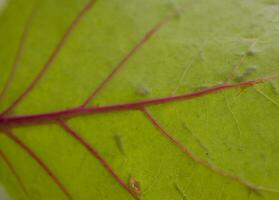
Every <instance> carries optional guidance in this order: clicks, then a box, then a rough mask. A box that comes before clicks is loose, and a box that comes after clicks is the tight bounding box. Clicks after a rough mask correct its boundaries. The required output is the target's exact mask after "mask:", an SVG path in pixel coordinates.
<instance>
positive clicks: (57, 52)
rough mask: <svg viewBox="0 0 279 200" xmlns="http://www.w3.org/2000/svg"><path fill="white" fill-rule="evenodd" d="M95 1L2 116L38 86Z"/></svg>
mask: <svg viewBox="0 0 279 200" xmlns="http://www.w3.org/2000/svg"><path fill="white" fill-rule="evenodd" d="M95 2H96V0H90V1H89V2H88V3H87V4H86V5H85V7H84V8H83V9H82V10H81V11H80V13H79V14H78V15H77V17H76V18H75V19H74V21H73V22H72V23H71V25H70V26H69V28H68V29H67V30H66V32H65V33H64V35H63V36H62V38H61V40H60V41H59V42H58V44H57V46H56V47H55V49H54V51H53V52H52V53H51V55H50V57H49V58H48V60H47V62H46V63H45V64H44V66H43V68H42V69H41V71H40V72H39V73H38V75H37V76H36V77H35V79H33V81H32V82H31V83H30V85H29V86H28V87H27V88H26V89H25V90H24V91H23V92H22V93H21V94H20V95H19V97H18V98H17V99H16V100H15V101H14V102H13V103H12V104H11V105H10V106H9V107H8V108H7V109H6V110H5V111H4V112H3V113H2V115H6V114H8V113H9V112H11V111H12V110H13V109H14V108H15V107H16V106H17V105H18V104H19V103H20V102H22V100H23V99H24V98H25V97H26V96H27V95H28V94H29V93H30V92H31V91H32V90H33V88H34V87H35V86H36V85H37V84H38V82H39V81H40V80H41V79H42V78H43V76H44V75H45V73H46V72H47V70H48V69H49V67H50V66H51V64H52V63H53V61H54V60H55V58H56V57H57V55H58V54H59V52H60V51H61V49H62V47H63V46H64V44H65V42H66V40H67V39H68V38H69V36H70V34H71V33H72V32H73V30H74V29H75V28H76V27H77V25H78V23H79V22H80V21H81V19H82V18H83V17H84V16H85V14H86V13H87V12H88V11H89V10H90V9H91V8H92V7H93V5H94V4H95Z"/></svg>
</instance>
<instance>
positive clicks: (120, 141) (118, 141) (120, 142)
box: [114, 134, 125, 155]
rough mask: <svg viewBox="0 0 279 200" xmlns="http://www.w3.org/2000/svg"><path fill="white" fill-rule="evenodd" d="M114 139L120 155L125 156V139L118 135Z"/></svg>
mask: <svg viewBox="0 0 279 200" xmlns="http://www.w3.org/2000/svg"><path fill="white" fill-rule="evenodd" d="M114 139H115V142H116V145H117V148H118V149H119V151H120V153H122V154H123V155H125V150H124V144H123V138H122V136H121V135H119V134H116V135H114Z"/></svg>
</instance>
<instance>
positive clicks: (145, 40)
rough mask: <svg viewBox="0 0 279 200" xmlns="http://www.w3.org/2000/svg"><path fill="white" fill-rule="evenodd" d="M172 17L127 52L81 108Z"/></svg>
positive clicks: (85, 104)
mask: <svg viewBox="0 0 279 200" xmlns="http://www.w3.org/2000/svg"><path fill="white" fill-rule="evenodd" d="M173 17H174V15H173V14H172V15H169V16H167V17H165V18H164V19H163V20H161V21H159V22H158V23H157V24H155V25H154V26H153V27H152V28H151V29H150V30H149V31H148V32H147V33H146V34H145V35H144V36H143V38H142V39H141V40H140V41H139V42H138V43H137V44H136V45H135V46H134V47H133V48H132V49H131V50H130V51H129V52H128V54H127V55H126V56H125V57H124V58H123V59H122V60H121V61H120V62H119V63H118V64H117V65H116V66H115V67H114V68H113V70H112V71H111V72H110V74H109V75H108V76H107V77H106V78H105V79H104V80H103V81H102V82H101V83H100V84H99V85H98V86H97V88H96V89H95V90H94V91H93V93H92V94H91V95H90V96H89V97H88V98H87V99H86V100H85V101H84V102H83V104H82V105H81V108H84V107H86V106H87V105H88V104H89V103H90V102H91V101H92V100H93V99H94V98H95V97H96V96H97V95H98V93H99V92H100V91H101V90H102V89H103V88H104V87H105V86H106V84H107V83H108V82H109V81H110V80H111V79H112V78H113V76H114V75H115V74H116V73H117V72H118V71H119V70H120V69H121V68H123V66H125V64H126V63H127V62H128V61H129V60H130V59H131V58H132V57H133V56H134V55H135V54H136V53H137V52H138V51H139V50H140V49H141V48H142V47H143V46H144V44H146V43H147V42H148V41H149V40H150V39H151V38H152V36H153V35H154V34H155V33H157V32H158V31H159V30H160V29H161V27H162V26H163V25H165V24H166V23H167V22H169V21H170V19H172V18H173Z"/></svg>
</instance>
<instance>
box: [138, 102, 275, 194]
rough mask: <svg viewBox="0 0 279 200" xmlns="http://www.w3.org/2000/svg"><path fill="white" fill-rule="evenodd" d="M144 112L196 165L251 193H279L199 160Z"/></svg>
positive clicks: (144, 110) (145, 110)
mask: <svg viewBox="0 0 279 200" xmlns="http://www.w3.org/2000/svg"><path fill="white" fill-rule="evenodd" d="M142 112H143V113H144V115H145V116H146V118H147V119H148V120H149V121H150V122H151V123H152V124H153V126H154V127H155V128H157V129H158V130H159V131H160V132H161V134H162V135H163V136H165V137H166V138H167V139H168V140H169V141H170V142H171V143H172V144H174V145H175V146H176V147H177V148H178V149H180V150H181V151H182V152H183V153H185V154H186V155H187V156H189V157H190V158H191V159H192V160H193V161H195V162H196V163H198V164H200V165H202V166H204V167H205V168H207V169H209V170H210V171H212V172H213V173H215V174H217V175H220V176H222V177H225V178H228V179H230V180H232V181H236V182H238V183H239V184H241V185H244V186H245V187H247V188H248V189H250V190H251V191H255V192H257V191H258V190H262V191H268V192H275V193H279V190H277V189H273V188H267V187H264V186H258V185H254V184H253V183H251V182H249V181H247V180H245V179H243V178H241V177H239V176H235V175H232V174H230V173H228V172H225V171H223V170H222V169H220V168H219V167H217V166H215V165H213V164H212V163H210V162H208V161H206V160H203V159H201V158H199V157H198V156H196V155H195V154H193V153H192V152H191V151H190V149H188V148H187V147H186V146H184V145H183V144H182V143H180V142H179V141H178V140H176V139H175V138H174V137H172V136H171V135H170V134H169V133H168V132H167V131H166V130H165V129H164V128H163V127H162V126H161V125H160V124H159V122H158V121H157V120H156V119H155V118H154V117H153V116H152V114H151V113H150V112H149V111H147V109H146V108H144V107H143V108H142Z"/></svg>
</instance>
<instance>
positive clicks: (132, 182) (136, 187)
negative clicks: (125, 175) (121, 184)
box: [129, 176, 141, 195]
mask: <svg viewBox="0 0 279 200" xmlns="http://www.w3.org/2000/svg"><path fill="white" fill-rule="evenodd" d="M129 186H130V188H131V189H132V191H133V192H134V193H135V194H137V195H140V194H141V185H140V182H139V181H138V180H136V179H135V178H134V177H132V176H131V177H130V179H129Z"/></svg>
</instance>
